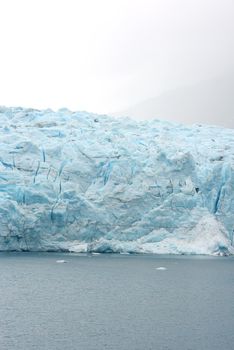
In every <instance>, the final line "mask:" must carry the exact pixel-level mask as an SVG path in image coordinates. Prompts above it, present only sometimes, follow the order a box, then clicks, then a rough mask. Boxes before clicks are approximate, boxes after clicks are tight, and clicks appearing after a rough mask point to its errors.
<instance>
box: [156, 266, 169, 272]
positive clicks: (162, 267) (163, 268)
mask: <svg viewBox="0 0 234 350" xmlns="http://www.w3.org/2000/svg"><path fill="white" fill-rule="evenodd" d="M156 270H159V271H165V270H167V268H166V267H164V266H159V267H156Z"/></svg>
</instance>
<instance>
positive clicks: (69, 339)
mask: <svg viewBox="0 0 234 350" xmlns="http://www.w3.org/2000/svg"><path fill="white" fill-rule="evenodd" d="M58 259H65V260H66V261H67V262H68V263H65V264H59V263H56V260H58ZM160 266H163V267H166V268H167V269H166V270H161V271H160V270H157V267H160ZM233 292H234V258H233V257H229V258H225V257H223V258H222V257H219V258H211V257H184V256H182V257H172V256H152V255H149V256H145V255H131V256H130V255H129V256H123V255H95V256H91V255H88V256H85V255H83V256H80V255H70V254H55V253H50V254H49V253H44V254H43V253H41V254H31V253H8V254H3V253H2V254H0V349H1V350H15V349H17V350H31V349H37V350H42V349H43V350H70V349H71V350H73V349H74V350H77V349H78V350H103V349H108V350H109V349H113V350H118V349H122V350H125V349H126V350H138V349H139V350H149V349H153V350H161V349H162V350H164V349H165V350H166V349H167V350H169V349H172V350H176V349H180V350H183V349H186V350H195V349H196V350H203V349H204V350H211V349H212V350H215V349H219V350H220V349H224V350H226V349H234V299H233Z"/></svg>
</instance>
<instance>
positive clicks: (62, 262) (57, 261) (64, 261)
mask: <svg viewBox="0 0 234 350" xmlns="http://www.w3.org/2000/svg"><path fill="white" fill-rule="evenodd" d="M56 263H58V264H65V263H67V261H66V260H56Z"/></svg>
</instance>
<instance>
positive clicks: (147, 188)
mask: <svg viewBox="0 0 234 350" xmlns="http://www.w3.org/2000/svg"><path fill="white" fill-rule="evenodd" d="M0 121H1V123H0V250H31V251H48V250H49V251H57V250H68V251H77V252H86V251H90V252H120V253H127V252H143V253H147V252H149V253H152V252H153V253H175V254H186V253H188V254H228V253H233V252H234V249H233V232H234V130H232V129H223V128H218V127H212V126H210V127H209V126H202V125H194V126H191V127H188V126H183V125H179V124H174V123H173V124H172V123H168V122H162V121H159V120H154V121H146V122H136V121H132V120H130V119H113V118H111V117H108V116H104V115H94V114H90V113H85V112H77V113H76V112H70V111H69V110H66V109H63V110H59V111H58V112H53V111H51V110H45V111H38V110H32V109H22V108H3V107H2V108H1V109H0Z"/></svg>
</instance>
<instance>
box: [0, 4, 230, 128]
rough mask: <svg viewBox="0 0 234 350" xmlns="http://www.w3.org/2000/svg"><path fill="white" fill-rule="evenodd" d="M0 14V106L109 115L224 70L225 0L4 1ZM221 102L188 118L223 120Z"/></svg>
mask: <svg viewBox="0 0 234 350" xmlns="http://www.w3.org/2000/svg"><path fill="white" fill-rule="evenodd" d="M0 13H1V21H0V41H1V52H0V77H1V79H0V104H1V105H7V106H24V107H34V108H48V107H50V108H53V109H58V108H61V107H67V108H69V109H71V110H87V111H92V112H97V113H117V114H118V112H121V111H130V110H132V106H137V105H138V104H140V103H141V101H145V100H147V99H150V98H151V99H152V98H156V97H157V96H160V95H162V94H167V93H168V91H177V90H178V89H179V91H180V89H181V88H185V89H186V87H187V86H197V85H199V84H202V82H203V81H213V80H217V79H220V78H221V79H222V77H227V76H231V75H232V74H233V72H234V67H233V62H234V39H233V35H234V21H233V18H234V17H233V16H234V1H232V0H222V1H221V0H196V1H195V0H176V1H175V0H144V1H143V0H138V1H137V0H125V1H124V0H118V1H113V0H109V1H107V0H99V1H96V0H93V1H92V0H86V1H79V0H66V1H65V0H60V1H59V0H57V1H53V0H40V1H32V0H21V1H17V0H8V1H1V2H0ZM231 86H232V85H231ZM227 89H229V88H227ZM195 90H196V89H195ZM195 90H194V94H195V95H194V96H193V98H195V99H196V92H195ZM227 93H229V94H230V93H233V91H232V92H230V91H227ZM185 95H186V94H185ZM224 95H225V92H224ZM214 98H216V97H214ZM230 100H231V99H230ZM189 101H190V100H189V99H188V101H187V102H186V104H187V105H188V111H189V110H192V109H193V102H191V103H190V102H189ZM191 101H194V99H193V100H191ZM211 101H212V96H211ZM167 103H168V102H167V100H166V101H165V105H164V106H166V105H167ZM178 103H179V102H178ZM228 103H229V102H228ZM230 103H231V102H230ZM157 108H158V107H157ZM157 108H156V109H157ZM163 108H164V107H162V108H161V109H157V111H158V110H160V111H161V113H162V117H163V110H164V109H163ZM225 108H226V109H227V106H226V107H225ZM225 108H224V110H222V105H221V102H220V105H219V111H220V114H222V116H220V119H219V118H218V120H217V117H216V116H215V118H214V120H213V119H212V115H211V116H210V115H209V117H208V116H207V114H206V113H203V112H202V108H200V109H199V111H200V110H201V112H199V111H198V114H199V113H200V115H198V116H197V117H198V119H199V121H200V119H202V122H204V123H206V122H209V123H216V124H217V123H219V120H222V123H224V124H225V120H230V118H232V115H230V113H229V114H227V113H226V112H225ZM179 110H180V109H179ZM229 110H230V109H229ZM154 113H155V114H158V112H157V113H156V112H154V111H153V113H152V114H154ZM178 113H179V112H176V113H175V115H174V116H173V115H172V114H173V110H172V111H170V115H172V117H173V118H174V119H176V120H177V116H176V115H177V114H178ZM144 114H145V118H148V117H149V112H148V109H147V108H146V109H145V111H144V110H143V118H144ZM164 114H165V113H164ZM211 114H212V113H211ZM206 116H207V119H206ZM133 117H134V115H133ZM157 117H160V116H158V115H157ZM166 117H167V116H166ZM197 117H196V116H195V117H194V116H193V117H191V113H187V114H186V113H185V115H184V117H183V118H185V121H187V120H186V118H188V122H190V121H192V122H193V121H196V118H197ZM169 118H170V116H169ZM173 118H172V119H173ZM189 118H191V120H190V119H189ZM194 118H195V120H194ZM233 119H234V116H233ZM228 126H230V123H229V124H228Z"/></svg>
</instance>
